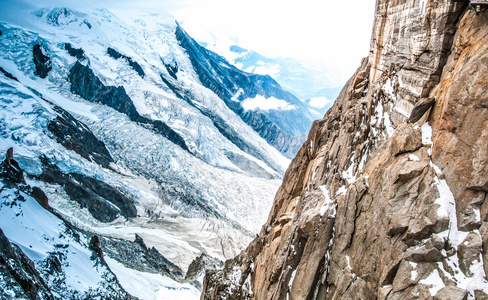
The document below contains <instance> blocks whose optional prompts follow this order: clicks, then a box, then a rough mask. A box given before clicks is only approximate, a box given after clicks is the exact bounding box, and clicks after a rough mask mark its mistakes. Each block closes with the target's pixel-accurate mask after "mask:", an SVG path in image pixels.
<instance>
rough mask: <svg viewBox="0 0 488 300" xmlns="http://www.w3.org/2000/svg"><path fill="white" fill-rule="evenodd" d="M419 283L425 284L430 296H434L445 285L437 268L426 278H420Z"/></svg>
mask: <svg viewBox="0 0 488 300" xmlns="http://www.w3.org/2000/svg"><path fill="white" fill-rule="evenodd" d="M419 283H421V284H425V285H427V286H428V287H429V293H430V294H431V295H432V296H435V294H437V292H438V291H439V290H440V289H442V288H443V287H444V286H445V285H444V282H443V281H442V278H441V277H440V276H439V272H438V271H437V269H434V270H433V271H432V273H430V275H429V276H428V277H427V278H425V279H423V280H420V282H419Z"/></svg>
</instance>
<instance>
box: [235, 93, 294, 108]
mask: <svg viewBox="0 0 488 300" xmlns="http://www.w3.org/2000/svg"><path fill="white" fill-rule="evenodd" d="M242 107H243V108H244V109H245V110H257V109H260V110H264V111H267V110H293V109H296V106H295V105H292V104H289V103H288V102H286V101H285V100H280V99H276V98H275V97H271V98H265V97H263V96H259V95H258V96H256V98H248V99H246V100H244V101H243V102H242Z"/></svg>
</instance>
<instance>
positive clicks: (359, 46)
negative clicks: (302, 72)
mask: <svg viewBox="0 0 488 300" xmlns="http://www.w3.org/2000/svg"><path fill="white" fill-rule="evenodd" d="M4 1H7V2H6V3H5V4H7V3H9V2H11V1H12V0H0V2H4ZM13 1H19V2H22V1H25V2H29V3H31V4H34V5H41V6H47V5H51V6H63V4H64V5H67V3H69V6H70V7H73V8H75V9H76V6H79V7H80V8H82V7H84V6H87V5H88V6H95V7H103V8H107V9H109V10H111V11H113V12H114V13H115V14H122V15H125V16H130V15H131V14H134V15H135V14H141V13H148V12H151V13H158V12H165V13H168V12H169V13H170V14H172V15H173V16H174V17H175V18H176V20H177V21H178V22H179V23H180V25H181V26H182V27H183V28H184V29H185V30H186V31H187V32H188V33H189V34H190V35H191V36H192V37H193V38H195V39H196V40H197V41H199V42H207V43H212V42H214V43H215V42H217V44H218V46H217V48H214V49H212V50H218V47H221V49H220V50H221V51H217V52H220V54H221V55H222V54H224V53H225V49H223V48H226V47H227V48H228V46H230V45H233V44H236V45H239V46H241V47H243V48H246V49H249V50H253V51H255V52H258V53H260V54H261V55H264V56H266V57H269V58H276V57H286V58H294V59H297V60H301V61H307V62H310V63H312V64H317V65H321V66H322V67H325V68H326V69H328V70H330V72H333V73H334V72H335V73H337V74H338V76H339V77H342V81H344V82H345V81H346V80H347V79H349V77H351V76H352V75H353V73H354V71H355V70H356V69H357V68H358V67H359V66H360V62H361V58H363V57H365V56H367V55H368V54H369V53H368V52H369V47H370V38H371V33H372V26H373V18H374V6H375V0H349V1H332V0H301V1H296V0H245V1H244V0H103V1H100V0H84V1H80V0H78V1H75V0H43V1H33V0H13ZM224 56H225V55H224Z"/></svg>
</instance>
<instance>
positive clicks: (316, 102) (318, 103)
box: [308, 97, 334, 108]
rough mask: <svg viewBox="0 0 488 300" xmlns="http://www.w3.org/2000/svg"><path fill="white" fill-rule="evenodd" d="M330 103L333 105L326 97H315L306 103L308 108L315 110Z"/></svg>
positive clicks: (332, 101)
mask: <svg viewBox="0 0 488 300" xmlns="http://www.w3.org/2000/svg"><path fill="white" fill-rule="evenodd" d="M332 103H334V100H330V99H327V98H326V97H315V98H312V99H310V101H309V102H308V104H309V105H310V106H312V107H315V108H324V107H326V106H327V105H329V104H332Z"/></svg>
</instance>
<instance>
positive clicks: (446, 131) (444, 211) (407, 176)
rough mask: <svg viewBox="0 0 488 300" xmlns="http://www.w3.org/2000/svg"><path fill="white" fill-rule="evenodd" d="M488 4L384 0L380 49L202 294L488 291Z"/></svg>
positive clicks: (359, 295)
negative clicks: (250, 237)
mask: <svg viewBox="0 0 488 300" xmlns="http://www.w3.org/2000/svg"><path fill="white" fill-rule="evenodd" d="M487 42H488V11H482V12H481V13H480V14H479V15H475V13H474V12H473V11H472V10H470V9H469V8H468V7H467V5H466V4H461V3H453V2H450V1H429V0H426V1H413V0H412V1H386V0H379V1H377V7H376V12H375V22H374V28H373V36H372V41H371V51H370V55H369V57H368V58H366V59H364V60H363V62H362V65H361V67H360V68H359V69H358V71H357V72H356V74H354V76H353V77H352V78H351V79H350V81H349V82H348V83H347V84H346V86H345V88H344V89H343V91H342V92H341V94H340V96H339V98H338V99H337V101H336V103H335V104H334V106H333V107H332V108H331V109H330V110H329V112H328V113H327V114H326V115H325V117H324V118H323V119H322V120H320V121H316V122H315V123H314V125H313V126H312V129H311V131H310V133H309V136H308V140H307V141H306V142H305V143H304V144H303V146H302V148H301V150H300V151H299V153H298V155H297V156H296V157H295V159H294V160H293V162H292V164H291V165H290V167H289V169H288V171H287V172H286V175H285V178H284V181H283V184H282V186H281V188H280V190H279V191H278V193H277V195H276V197H275V201H274V204H273V207H272V210H271V212H270V215H269V218H268V221H267V223H266V224H265V225H264V226H263V228H262V230H261V232H260V234H259V236H258V237H256V239H255V240H254V241H253V242H252V243H251V244H250V245H249V246H248V248H247V250H245V251H244V252H243V253H241V254H240V255H239V256H237V257H236V258H235V259H233V260H229V261H227V262H226V264H225V267H224V270H222V271H214V272H208V273H207V275H206V279H205V282H204V291H203V294H202V299H220V297H224V298H225V297H227V298H226V299H248V298H253V299H432V298H433V299H466V298H469V299H474V298H476V299H486V297H488V295H487V294H488V282H487V280H486V278H487V275H488V250H487V249H488V238H487V237H488V234H487V231H488V201H485V200H486V198H487V196H486V194H487V192H488V181H487V180H488V176H487V175H488V174H487V170H488V169H487V165H488V152H487V148H486V145H487V143H488V109H487V108H488V96H487V94H486V83H487V80H488V76H487V74H488V72H487V71H488V70H487V68H488V64H487V60H488V51H487V48H488V43H487Z"/></svg>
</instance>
